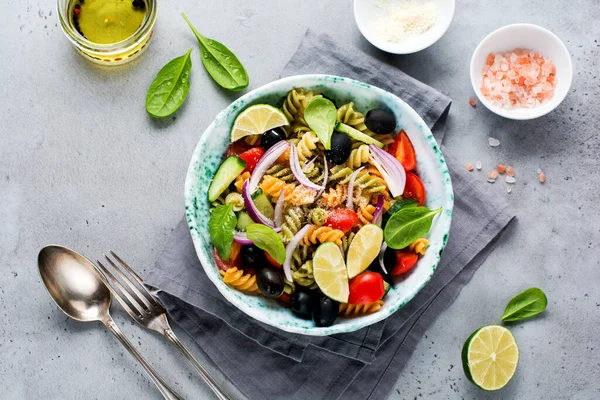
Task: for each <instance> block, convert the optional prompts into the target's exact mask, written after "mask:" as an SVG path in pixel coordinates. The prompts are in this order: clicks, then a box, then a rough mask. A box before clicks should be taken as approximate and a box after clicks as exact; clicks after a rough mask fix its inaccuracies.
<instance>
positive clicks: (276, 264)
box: [265, 251, 283, 268]
mask: <svg viewBox="0 0 600 400" xmlns="http://www.w3.org/2000/svg"><path fill="white" fill-rule="evenodd" d="M265 257H267V261H268V262H269V264H271V265H272V266H274V267H277V268H281V266H282V265H283V264H279V263H278V262H277V261H275V259H274V258H273V257H271V255H270V254H269V253H267V252H266V251H265Z"/></svg>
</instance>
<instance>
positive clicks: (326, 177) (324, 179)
mask: <svg viewBox="0 0 600 400" xmlns="http://www.w3.org/2000/svg"><path fill="white" fill-rule="evenodd" d="M323 168H325V174H324V175H323V183H322V184H321V185H322V186H323V189H321V190H319V191H318V192H317V195H316V196H315V200H316V199H318V198H319V197H321V195H322V194H323V192H324V191H325V188H326V187H327V181H328V180H329V167H328V166H327V159H326V158H325V154H323Z"/></svg>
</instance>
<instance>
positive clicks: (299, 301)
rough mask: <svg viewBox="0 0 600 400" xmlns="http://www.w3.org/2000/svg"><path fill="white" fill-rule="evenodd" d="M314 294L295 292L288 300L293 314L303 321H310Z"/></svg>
mask: <svg viewBox="0 0 600 400" xmlns="http://www.w3.org/2000/svg"><path fill="white" fill-rule="evenodd" d="M314 300H315V293H313V292H311V291H307V290H296V291H295V292H294V293H292V297H291V299H290V308H291V309H292V311H293V312H294V314H296V315H298V316H299V317H302V318H304V319H311V317H312V310H313V308H314V307H313V306H314Z"/></svg>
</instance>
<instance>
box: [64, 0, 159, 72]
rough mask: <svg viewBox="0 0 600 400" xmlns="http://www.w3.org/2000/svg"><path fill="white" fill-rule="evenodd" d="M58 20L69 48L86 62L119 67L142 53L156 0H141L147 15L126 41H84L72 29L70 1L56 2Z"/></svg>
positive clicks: (71, 3) (150, 30) (152, 30)
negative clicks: (69, 44)
mask: <svg viewBox="0 0 600 400" xmlns="http://www.w3.org/2000/svg"><path fill="white" fill-rule="evenodd" d="M57 3H58V4H57V5H58V18H59V20H60V25H61V27H62V30H63V32H64V33H65V35H66V36H67V38H68V39H69V40H70V41H71V43H72V44H73V46H75V48H76V49H77V50H78V52H79V53H80V54H82V55H83V56H84V57H85V58H86V59H88V60H90V61H92V62H94V63H97V64H102V65H120V64H124V63H126V62H129V61H131V60H133V59H135V58H136V57H138V56H139V55H140V54H142V53H143V52H144V50H145V49H146V47H147V46H148V44H149V42H150V39H151V38H152V35H153V34H154V23H155V22H156V0H145V3H146V7H147V8H148V12H147V13H146V16H145V17H144V20H143V21H142V24H141V25H140V27H139V28H138V29H137V31H135V33H134V34H133V35H131V36H129V37H128V38H127V39H124V40H121V41H120V42H116V43H108V44H101V43H94V42H91V41H89V40H88V39H86V38H84V37H83V36H82V35H81V34H80V33H79V32H77V29H75V26H74V25H73V18H72V15H71V12H72V5H73V0H58V2H57Z"/></svg>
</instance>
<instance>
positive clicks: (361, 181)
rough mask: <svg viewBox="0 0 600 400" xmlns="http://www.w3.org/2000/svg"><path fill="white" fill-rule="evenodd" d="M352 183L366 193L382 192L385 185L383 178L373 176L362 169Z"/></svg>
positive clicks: (384, 189)
mask: <svg viewBox="0 0 600 400" xmlns="http://www.w3.org/2000/svg"><path fill="white" fill-rule="evenodd" d="M354 185H355V186H357V187H359V188H361V189H362V190H364V191H366V192H367V193H383V192H385V191H386V187H387V185H386V183H385V181H384V180H383V179H381V178H378V177H375V176H373V175H371V174H369V173H368V172H367V171H364V170H363V171H360V172H359V173H358V176H357V177H356V179H355V180H354Z"/></svg>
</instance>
